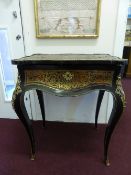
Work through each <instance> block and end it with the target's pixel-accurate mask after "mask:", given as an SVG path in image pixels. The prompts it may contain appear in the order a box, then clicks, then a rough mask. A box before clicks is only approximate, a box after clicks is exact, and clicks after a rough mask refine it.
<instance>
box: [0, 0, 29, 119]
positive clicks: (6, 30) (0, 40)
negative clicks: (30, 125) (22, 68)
mask: <svg viewBox="0 0 131 175" xmlns="http://www.w3.org/2000/svg"><path fill="white" fill-rule="evenodd" d="M24 55H25V53H24V41H23V35H22V21H21V14H20V5H19V0H1V1H0V118H16V114H15V112H14V111H13V109H12V106H11V98H12V92H13V90H14V88H15V84H16V77H17V69H16V66H13V65H12V64H11V59H14V58H20V57H23V56H24ZM28 97H29V94H28V93H27V94H26V97H25V99H26V101H27V102H26V104H27V105H26V106H27V108H28V111H29V114H31V110H30V107H29V106H30V104H29V100H28Z"/></svg>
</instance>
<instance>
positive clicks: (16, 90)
mask: <svg viewBox="0 0 131 175" xmlns="http://www.w3.org/2000/svg"><path fill="white" fill-rule="evenodd" d="M20 83H21V81H20V76H19V75H18V79H17V83H16V87H15V90H14V92H13V96H12V100H11V103H12V107H13V108H14V103H15V99H16V96H17V95H18V94H19V93H21V92H22V89H21V86H20Z"/></svg>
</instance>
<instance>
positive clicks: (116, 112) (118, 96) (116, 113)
mask: <svg viewBox="0 0 131 175" xmlns="http://www.w3.org/2000/svg"><path fill="white" fill-rule="evenodd" d="M113 101H114V104H113V109H112V112H111V116H110V119H109V122H108V125H107V128H106V132H105V138H104V161H105V164H106V166H109V165H110V161H109V158H108V148H109V143H110V139H111V135H112V133H113V131H114V129H115V126H116V124H117V122H118V121H119V119H120V117H121V115H122V112H123V109H124V108H125V104H126V101H125V94H124V91H123V89H122V84H121V78H120V77H118V80H117V82H116V90H115V92H114V93H113Z"/></svg>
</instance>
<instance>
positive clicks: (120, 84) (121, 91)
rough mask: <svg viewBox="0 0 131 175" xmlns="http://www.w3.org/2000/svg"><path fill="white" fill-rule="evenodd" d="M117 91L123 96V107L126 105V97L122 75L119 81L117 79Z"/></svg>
mask: <svg viewBox="0 0 131 175" xmlns="http://www.w3.org/2000/svg"><path fill="white" fill-rule="evenodd" d="M116 86H117V87H116V93H117V94H118V95H119V96H120V97H121V100H122V103H123V107H126V98H125V93H124V91H123V88H122V83H121V77H120V76H119V77H118V79H117V81H116Z"/></svg>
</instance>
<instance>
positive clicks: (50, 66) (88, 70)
mask: <svg viewBox="0 0 131 175" xmlns="http://www.w3.org/2000/svg"><path fill="white" fill-rule="evenodd" d="M12 64H15V65H17V68H18V80H17V84H16V88H15V90H14V93H13V97H12V106H13V108H14V110H15V112H16V114H17V115H18V117H19V119H20V120H21V122H22V123H23V125H24V127H25V129H26V131H27V134H28V136H29V140H30V143H31V159H32V160H33V159H34V158H35V139H34V134H33V128H32V124H31V121H30V119H29V116H28V113H27V111H26V108H25V104H24V94H25V92H26V91H28V90H32V89H35V90H36V92H37V95H38V99H39V103H40V107H41V112H42V117H43V124H44V125H45V110H44V99H43V94H42V91H45V92H48V93H51V94H55V95H57V96H78V95H82V94H86V93H89V92H91V91H93V90H96V89H97V90H99V94H98V99H97V105H96V114H95V126H96V127H97V120H98V114H99V110H100V106H101V102H102V99H103V95H104V92H105V91H108V92H110V93H111V94H112V96H113V109H112V112H111V115H110V118H109V121H108V124H107V127H106V131H105V138H104V161H105V164H106V165H107V166H109V164H110V163H109V158H108V148H109V143H110V139H111V135H112V133H113V131H114V128H115V126H116V124H117V122H118V120H119V119H120V116H121V114H122V112H123V109H124V107H125V103H126V101H125V95H124V91H123V89H122V84H121V78H122V76H123V72H124V68H125V65H126V64H127V60H126V59H120V58H118V57H113V56H110V55H104V54H103V55H99V54H97V55H94V54H93V55H91V54H90V55H88V54H59V55H58V54H36V55H31V56H28V57H23V58H20V59H14V60H12Z"/></svg>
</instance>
